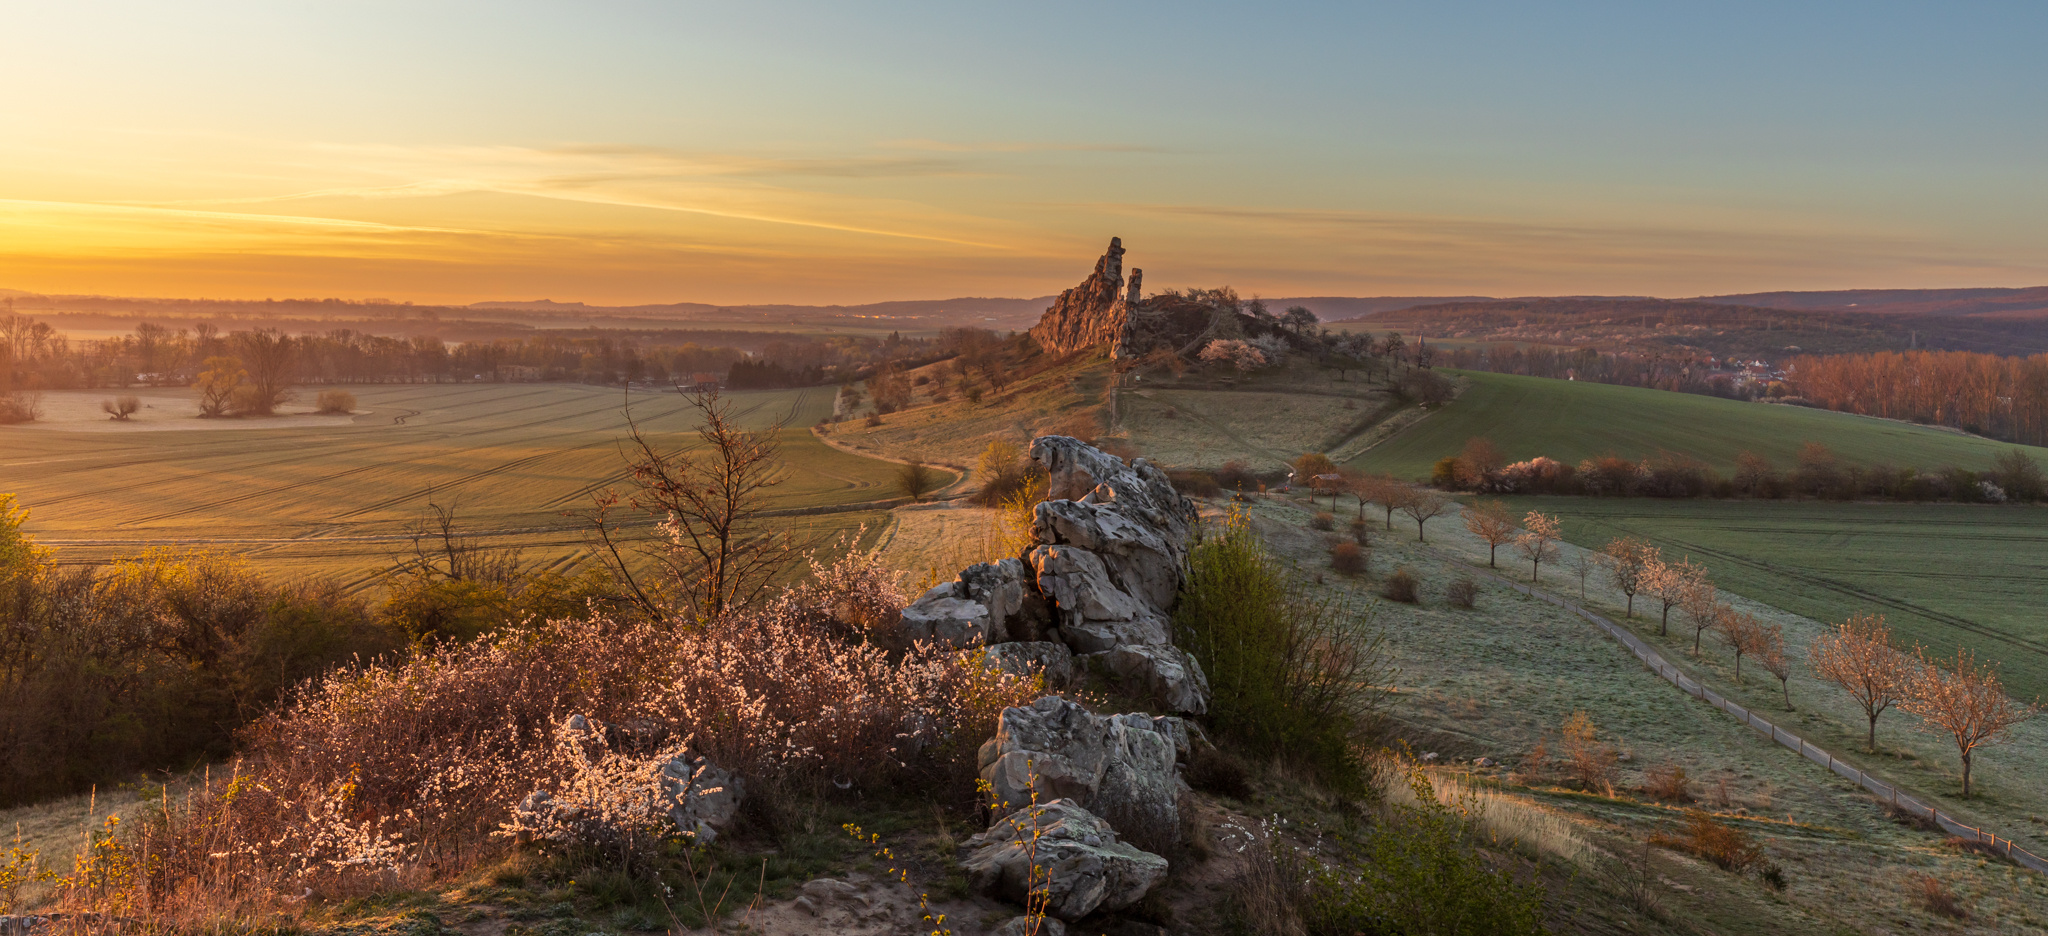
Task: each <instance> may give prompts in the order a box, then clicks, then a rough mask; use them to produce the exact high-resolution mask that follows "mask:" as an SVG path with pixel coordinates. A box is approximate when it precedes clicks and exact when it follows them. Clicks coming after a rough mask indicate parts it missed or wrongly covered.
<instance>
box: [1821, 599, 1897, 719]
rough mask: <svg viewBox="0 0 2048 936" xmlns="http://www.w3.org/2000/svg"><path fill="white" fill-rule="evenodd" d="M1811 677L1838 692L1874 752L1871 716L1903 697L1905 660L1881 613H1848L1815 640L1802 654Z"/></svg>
mask: <svg viewBox="0 0 2048 936" xmlns="http://www.w3.org/2000/svg"><path fill="white" fill-rule="evenodd" d="M1806 661H1807V665H1808V666H1810V667H1812V669H1813V674H1814V675H1815V676H1818V677H1820V678H1821V679H1824V680H1827V681H1828V682H1831V683H1834V684H1835V685H1837V686H1840V687H1842V689H1843V690H1845V691H1847V692H1848V693H1849V696H1850V697H1851V698H1853V699H1855V700H1856V704H1857V705H1860V706H1862V707H1863V715H1864V717H1865V718H1866V719H1868V720H1869V722H1870V742H1869V746H1870V751H1871V753H1873V754H1874V753H1876V752H1877V716H1879V715H1882V714H1884V710H1885V709H1888V708H1891V707H1892V705H1893V703H1896V702H1898V701H1899V699H1900V697H1901V696H1903V695H1904V694H1905V688H1906V687H1905V677H1906V675H1907V672H1906V669H1907V665H1908V663H1909V661H1908V660H1907V659H1906V656H1905V654H1902V653H1900V652H1899V651H1898V650H1896V649H1894V648H1893V647H1892V632H1891V629H1890V628H1888V627H1886V626H1885V623H1884V615H1882V614H1853V615H1850V616H1849V619H1848V620H1846V621H1843V622H1842V623H1841V624H1839V625H1837V626H1836V627H1835V628H1834V629H1833V630H1832V631H1829V632H1828V633H1827V634H1825V635H1823V636H1821V637H1819V638H1816V639H1815V640H1814V642H1813V645H1812V646H1810V647H1808V648H1807V651H1806Z"/></svg>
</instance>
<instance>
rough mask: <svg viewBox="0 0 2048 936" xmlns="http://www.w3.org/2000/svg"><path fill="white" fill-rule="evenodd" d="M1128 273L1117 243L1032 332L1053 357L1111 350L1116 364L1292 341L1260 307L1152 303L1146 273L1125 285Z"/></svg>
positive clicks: (1167, 298)
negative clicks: (1223, 346) (1231, 341)
mask: <svg viewBox="0 0 2048 936" xmlns="http://www.w3.org/2000/svg"><path fill="white" fill-rule="evenodd" d="M1123 267H1124V244H1123V238H1120V237H1112V238H1110V239H1109V249H1108V250H1107V251H1104V252H1103V254H1102V256H1101V258H1100V259H1097V260H1096V261H1095V271H1094V272H1093V273H1090V274H1089V275H1088V278H1087V279H1084V280H1082V281H1081V284H1080V285H1078V286H1075V287H1073V288H1072V289H1068V290H1066V291H1065V292H1062V293H1060V295H1059V298H1057V299H1055V300H1054V301H1053V304H1052V305H1051V307H1049V308H1047V309H1046V310H1045V314H1044V315H1042V316H1040V317H1039V320H1038V324H1037V325H1034V326H1032V327H1031V337H1032V338H1033V339H1034V340H1036V341H1037V342H1038V345H1039V347H1041V348H1043V349H1045V350H1046V352H1047V353H1050V354H1071V353H1074V352H1076V351H1083V350H1086V349H1089V348H1095V347H1102V346H1106V347H1107V348H1108V349H1109V356H1110V357H1111V358H1113V359H1124V358H1134V357H1142V356H1144V355H1147V354H1152V353H1154V352H1158V351H1162V350H1165V351H1172V352H1174V353H1176V354H1179V355H1182V356H1188V355H1192V354H1194V353H1195V352H1197V351H1199V350H1200V349H1201V347H1202V345H1204V344H1206V343H1207V342H1208V341H1209V340H1210V339H1215V338H1257V337H1259V336H1261V335H1267V334H1274V335H1280V336H1283V337H1284V336H1285V335H1286V330H1285V329H1283V328H1281V327H1280V326H1279V324H1278V322H1277V320H1275V319H1274V318H1273V316H1271V315H1268V314H1266V313H1265V312H1264V310H1263V307H1262V306H1259V305H1258V304H1256V303H1253V304H1252V306H1251V308H1250V309H1249V311H1247V310H1246V309H1244V308H1241V307H1239V305H1238V304H1237V303H1236V300H1235V299H1234V298H1233V299H1231V300H1229V301H1227V302H1222V301H1218V299H1217V297H1215V296H1205V297H1197V296H1196V295H1194V294H1190V295H1181V294H1178V293H1175V292H1171V291H1169V292H1165V293H1160V294H1158V295H1154V296H1152V297H1150V298H1147V297H1146V296H1145V295H1144V291H1143V283H1144V275H1145V271H1143V270H1140V269H1137V268H1135V267H1133V268H1132V269H1131V277H1130V281H1129V282H1128V283H1126V282H1125V281H1124V276H1123Z"/></svg>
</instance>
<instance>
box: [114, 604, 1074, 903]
mask: <svg viewBox="0 0 2048 936" xmlns="http://www.w3.org/2000/svg"><path fill="white" fill-rule="evenodd" d="M812 601H813V602H814V603H813V604H810V605H808V606H805V605H799V604H795V603H790V602H781V603H777V604H776V605H772V606H771V607H770V608H768V609H765V610H759V611H745V612H735V613H731V614H728V615H726V616H725V617H722V618H719V619H717V620H714V621H712V622H710V623H707V624H705V625H702V626H699V627H696V628H692V629H688V630H682V631H678V630H676V629H674V628H672V627H670V626H668V625H666V624H661V623H652V622H646V621H635V622H621V621H613V620H608V619H604V618H596V619H592V620H585V621H567V620H565V621H554V622H549V623H545V624H541V625H537V626H534V627H532V628H530V629H526V630H521V631H517V632H512V633H507V634H504V635H501V636H498V637H496V638H493V639H488V640H482V641H477V642H472V643H467V644H459V645H453V646H449V647H445V648H442V649H439V650H437V651H434V652H431V653H426V654H422V655H420V656H418V657H415V658H413V659H411V660H408V661H406V662H404V663H401V664H398V665H392V666H360V667H355V668H351V669H348V670H345V671H341V672H337V673H335V674H333V675H330V676H328V677H326V678H324V679H321V680H318V681H317V682H315V683H313V684H311V685H309V686H308V687H307V689H306V690H305V691H304V692H303V694H302V695H301V696H300V697H299V698H298V699H297V700H296V701H295V702H294V703H293V704H292V705H290V706H289V707H287V708H285V709H283V710H281V711H279V712H277V713H275V714H273V715H271V716H270V717H268V718H265V719H263V720H261V721H259V722H258V723H257V724H256V725H254V726H253V727H252V729H251V731H250V734H249V749H248V754H247V759H246V760H245V761H243V762H242V763H241V764H240V766H238V768H237V770H238V776H237V778H236V779H235V780H233V781H232V782H230V783H227V784H221V783H214V784H212V785H211V786H210V788H209V789H208V790H207V791H206V792H205V793H204V794H202V795H198V796H195V797H194V798H193V799H192V800H191V801H190V802H189V803H187V804H186V805H184V806H183V807H178V808H167V809H166V810H165V813H166V816H167V818H165V819H163V820H159V821H157V822H156V823H154V824H153V827H152V828H151V829H150V830H149V833H148V837H149V848H150V853H151V854H152V855H155V856H159V857H158V859H157V860H156V863H155V865H153V866H152V867H153V868H154V869H155V870H154V871H153V872H152V877H151V879H150V881H149V882H148V883H149V886H150V887H151V888H152V893H158V892H162V893H169V892H171V891H175V890H178V889H180V888H198V889H200V890H204V891H207V892H208V893H211V894H213V895H214V898H213V899H218V892H219V891H220V890H221V889H222V888H230V889H232V888H248V887H254V888H257V889H264V888H268V889H270V890H272V891H275V890H276V889H277V888H278V887H280V886H287V885H288V886H291V887H293V888H296V887H298V886H300V885H304V886H311V887H315V888H316V889H318V890H320V891H322V892H328V893H336V892H347V891H348V890H349V889H351V888H358V887H361V886H364V883H365V882H369V881H376V882H386V883H388V882H389V881H390V880H391V877H390V876H391V875H392V874H394V873H396V872H395V870H394V869H399V868H404V867H413V868H418V867H433V868H438V869H439V870H440V872H441V873H450V872H453V871H458V870H460V869H462V868H465V867H470V866H473V865H474V863H475V862H476V861H478V860H481V859H484V858H487V857H490V856H492V855H494V854H496V853H497V852H498V851H499V850H500V849H502V848H503V847H504V845H503V844H502V841H503V840H502V839H500V838H494V837H493V834H492V833H493V832H495V831H497V830H499V829H500V828H501V827H502V826H503V825H504V824H505V823H506V822H507V821H508V820H509V819H510V817H511V810H512V809H513V807H514V806H516V805H517V804H518V803H519V802H520V801H521V800H522V799H523V798H524V797H525V796H526V795H527V794H528V793H530V792H532V791H533V790H535V789H542V788H558V787H559V786H560V785H561V784H562V783H564V782H566V781H567V780H568V779H570V778H569V777H568V776H567V775H566V774H564V771H565V770H567V769H568V768H569V767H570V766H573V765H571V764H568V763H567V762H565V760H564V759H563V758H561V757H559V756H555V753H556V751H557V738H556V736H555V735H556V731H557V728H558V726H560V725H561V724H562V723H563V722H564V721H565V720H566V719H567V717H568V716H570V715H572V714H581V715H585V716H587V717H588V718H589V719H590V720H591V721H592V722H596V723H599V724H602V725H609V726H612V728H611V730H612V731H614V732H623V733H624V734H623V735H621V737H625V738H629V739H631V741H632V744H633V745H635V746H637V747H648V748H650V749H652V748H653V747H657V746H662V745H687V746H688V748H689V749H690V750H691V751H693V752H695V753H698V754H701V755H703V756H706V757H708V758H709V759H710V760H711V761H712V762H713V763H715V764H718V765H720V766H722V767H725V768H728V769H732V770H735V771H737V772H738V773H740V774H741V775H742V776H744V777H746V778H747V779H749V780H750V781H760V782H766V783H769V784H773V783H775V782H777V781H780V780H786V779H789V778H798V777H811V778H820V777H829V778H833V779H839V780H842V781H847V780H850V781H853V782H855V783H860V784H865V785H870V786H872V785H874V784H879V783H885V782H889V781H890V780H891V779H892V778H895V777H899V776H901V775H903V774H905V773H906V772H912V771H920V770H924V771H936V772H942V773H945V774H947V775H949V776H951V775H953V774H961V775H964V773H965V772H966V771H968V770H971V769H972V764H970V763H967V761H968V760H969V759H970V758H971V757H972V755H973V750H972V749H971V748H968V747H965V746H963V745H961V744H960V743H958V742H957V741H955V740H954V739H959V738H976V739H978V738H983V737H986V736H988V735H989V734H990V733H991V732H992V731H993V730H994V720H995V717H996V715H997V714H998V713H999V712H1000V711H1001V710H1002V709H1003V708H1004V707H1006V706H1009V705H1016V704H1022V703H1024V702H1025V701H1028V699H1030V698H1032V697H1035V696H1036V695H1037V694H1038V693H1039V691H1040V686H1039V685H1038V684H1037V680H1024V679H1019V678H1017V677H1012V676H1006V675H1002V674H999V673H996V672H994V671H991V670H988V669H985V668H984V667H983V666H982V665H981V664H980V663H979V662H978V660H975V659H973V658H971V657H970V658H965V659H963V658H962V657H960V656H959V655H957V654H955V653H953V652H951V651H950V650H942V649H939V648H934V647H928V646H916V647H912V648H911V649H909V650H908V651H906V652H903V653H900V654H891V653H889V652H886V651H884V650H883V649H881V648H880V647H879V646H878V645H876V644H874V643H870V642H866V641H852V640H846V639H842V638H840V637H838V636H835V635H834V634H833V633H831V632H828V631H827V630H825V629H823V628H820V627H817V626H816V625H815V621H814V619H813V617H812V615H811V614H810V613H808V611H807V608H808V609H815V608H817V607H820V606H831V604H832V602H831V601H830V600H826V599H818V598H816V597H815V596H814V597H813V599H812Z"/></svg>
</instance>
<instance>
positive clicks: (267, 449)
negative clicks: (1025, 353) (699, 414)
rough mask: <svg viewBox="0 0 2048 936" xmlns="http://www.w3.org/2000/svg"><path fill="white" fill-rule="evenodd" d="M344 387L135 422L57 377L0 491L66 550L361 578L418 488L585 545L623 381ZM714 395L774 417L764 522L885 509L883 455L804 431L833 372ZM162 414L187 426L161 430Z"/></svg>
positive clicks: (408, 521)
mask: <svg viewBox="0 0 2048 936" xmlns="http://www.w3.org/2000/svg"><path fill="white" fill-rule="evenodd" d="M348 389H349V390H350V391H351V392H353V393H354V394H355V395H356V397H357V401H358V402H357V406H356V409H355V412H354V414H353V415H348V416H326V417H321V416H312V415H287V416H282V417H275V418H271V419H225V420H200V419H198V418H196V417H194V416H193V415H192V414H193V413H194V412H195V411H196V407H194V406H193V403H192V400H191V399H190V392H189V391H183V390H164V391H149V392H144V393H141V394H138V395H140V396H142V397H143V402H144V403H145V408H144V409H143V410H142V411H141V412H140V413H138V414H137V416H136V417H135V422H134V423H133V424H122V423H116V422H113V421H112V420H109V419H107V418H106V417H105V416H99V417H98V418H97V419H91V418H88V417H80V416H78V415H77V413H78V412H80V411H83V410H85V409H87V408H90V409H93V410H96V409H97V407H98V399H99V397H100V396H103V395H108V394H51V395H50V397H49V399H48V400H47V404H46V407H47V409H48V410H50V411H51V415H52V416H53V417H62V416H63V414H66V413H70V414H72V415H71V417H70V418H68V419H66V418H53V420H52V421H51V422H49V423H47V424H44V425H37V426H31V427H7V428H0V490H4V491H8V492H12V493H15V494H17V495H19V502H20V504H21V506H23V507H26V508H28V509H29V510H30V511H32V512H33V518H32V520H31V522H30V524H29V526H28V529H29V531H30V532H31V533H32V534H33V535H35V536H36V537H37V539H38V540H39V541H40V542H42V543H43V544H45V545H48V546H52V547H55V548H56V549H57V557H58V559H59V561H62V562H67V563H83V562H96V561H101V560H105V559H108V558H112V557H114V556H118V555H125V554H130V553H134V552H137V551H139V550H141V549H144V548H146V547H150V546H187V547H206V548H214V549H223V550H228V551H232V552H236V553H241V554H244V555H247V556H249V557H250V558H252V559H253V560H255V561H256V562H257V563H258V565H259V567H261V568H262V569H263V570H265V571H266V572H267V573H269V574H271V575H274V576H280V577H290V576H295V575H304V574H323V575H334V576H338V577H340V578H342V579H343V580H344V581H347V582H349V583H350V584H351V585H353V586H356V587H365V586H369V585H372V584H374V582H375V579H376V576H377V574H378V572H379V571H380V570H382V569H385V568H388V567H389V566H390V565H391V564H392V562H393V559H394V557H395V556H396V554H397V553H398V552H399V551H401V550H404V549H407V548H409V542H410V537H409V536H408V535H407V534H408V528H409V527H411V526H413V525H415V524H417V523H418V522H419V521H420V520H421V519H422V518H423V517H424V516H425V515H426V514H427V512H428V502H429V501H430V500H431V501H432V502H434V503H436V504H440V505H452V506H454V507H455V509H456V510H457V511H458V513H459V516H460V520H461V524H462V525H463V527H464V528H466V529H468V530H470V531H471V532H474V533H478V534H486V541H487V542H488V543H490V544H492V545H509V546H518V547H521V548H523V549H524V550H525V558H526V559H527V560H528V561H529V562H531V563H535V564H540V565H547V566H551V567H556V568H562V567H566V566H569V565H574V564H577V563H579V562H582V561H585V560H586V559H587V556H588V552H587V549H586V545H587V531H588V529H589V524H588V522H587V521H586V520H585V519H583V518H582V517H581V516H579V514H580V513H581V512H583V511H585V510H586V509H587V508H588V507H589V506H590V505H591V497H592V495H593V494H595V493H597V492H599V491H602V490H603V489H605V488H606V487H620V488H621V489H623V486H624V485H625V482H626V481H627V480H628V471H627V468H626V462H625V460H624V450H623V449H622V447H621V444H622V442H623V440H624V438H625V435H626V433H627V403H628V397H627V395H626V394H625V393H624V392H623V391H621V390H619V389H617V388H609V389H607V388H600V387H590V386H582V385H572V384H460V385H385V386H362V387H350V388H348ZM74 395H75V396H78V397H79V399H76V400H73V399H69V398H68V397H70V396H74ZM301 395H302V396H303V397H306V398H307V400H310V397H311V395H312V394H311V391H305V390H302V391H301ZM727 399H728V400H729V401H730V402H731V403H732V404H733V407H734V411H735V412H736V413H739V414H741V415H742V418H743V421H744V422H745V423H746V424H747V425H750V426H754V427H765V426H770V425H773V424H775V423H777V422H782V423H783V424H784V425H786V426H787V427H788V428H787V429H785V431H784V432H783V433H782V443H783V454H784V457H785V459H786V460H787V462H788V469H789V470H788V476H787V480H786V481H785V482H784V483H782V484H781V485H779V486H778V487H776V488H775V489H773V491H772V492H771V493H772V496H771V497H770V499H769V501H770V502H769V507H770V509H773V510H777V511H787V512H789V514H788V515H787V516H785V517H784V518H783V519H780V520H778V523H786V524H787V527H788V528H789V529H791V530H794V531H797V532H799V533H801V534H806V535H809V534H816V535H820V536H824V537H826V538H828V539H829V538H831V537H832V536H833V535H834V534H835V533H836V532H837V531H841V530H849V529H853V528H856V527H859V526H861V525H862V524H866V525H867V526H868V528H869V529H868V532H869V534H870V536H872V535H874V534H876V533H877V532H879V530H880V528H881V526H882V524H883V523H884V522H885V520H886V514H885V513H883V512H881V511H880V510H879V509H878V508H880V507H882V506H883V505H880V504H875V502H879V501H885V500H887V499H889V498H892V497H895V496H896V494H895V491H894V490H893V488H892V487H891V476H892V472H893V471H894V469H895V466H894V465H891V464H889V463H887V462H882V461H876V460H872V459H867V458H862V457H859V456H855V455H849V454H846V453H843V452H840V451H838V450H835V449H833V448H830V447H828V446H826V445H824V444H822V443H820V442H819V441H818V440H817V439H815V438H814V437H813V436H812V435H811V434H810V433H809V432H808V431H807V428H806V427H808V426H810V425H811V424H812V423H815V422H816V421H818V419H819V418H821V417H822V416H824V415H826V414H828V413H830V412H831V405H832V390H831V389H830V388H822V389H820V388H812V389H803V390H783V391H753V392H742V393H733V394H730V395H729V396H728V397H727ZM302 402H304V401H302ZM630 402H631V415H632V418H633V420H635V421H637V422H638V423H639V425H640V427H641V429H642V430H643V431H645V432H646V433H648V434H649V436H650V437H651V438H652V439H654V440H655V441H656V442H657V444H658V445H660V446H662V447H663V448H665V449H672V448H676V447H680V446H684V445H688V444H691V443H693V442H694V437H693V436H692V435H691V430H692V429H693V428H694V426H695V425H696V422H695V417H694V411H693V410H692V409H691V408H690V406H689V404H688V402H687V401H686V400H684V399H683V398H681V397H680V396H678V395H677V394H675V393H674V392H673V391H670V392H666V393H661V392H654V391H635V392H633V393H632V395H631V400H630ZM306 408H307V407H303V406H292V407H287V408H286V411H287V412H291V411H295V410H301V409H306ZM174 427H175V428H180V429H185V428H189V429H191V431H163V430H165V429H170V428H174ZM871 504H872V505H874V506H868V505H871Z"/></svg>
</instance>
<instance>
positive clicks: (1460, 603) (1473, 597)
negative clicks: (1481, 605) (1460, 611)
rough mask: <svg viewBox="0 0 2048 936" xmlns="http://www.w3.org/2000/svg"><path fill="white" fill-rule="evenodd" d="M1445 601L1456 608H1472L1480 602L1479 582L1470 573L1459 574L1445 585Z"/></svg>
mask: <svg viewBox="0 0 2048 936" xmlns="http://www.w3.org/2000/svg"><path fill="white" fill-rule="evenodd" d="M1444 601H1445V602H1447V603H1448V604H1450V605H1451V606H1452V607H1454V608H1466V609H1470V608H1471V607H1472V606H1473V605H1475V604H1477V603H1478V602H1479V583H1478V582H1475V581H1473V580H1472V577H1471V576H1469V575H1460V576H1458V577H1457V578H1456V579H1455V580H1453V581H1452V582H1451V584H1449V585H1446V586H1444Z"/></svg>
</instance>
